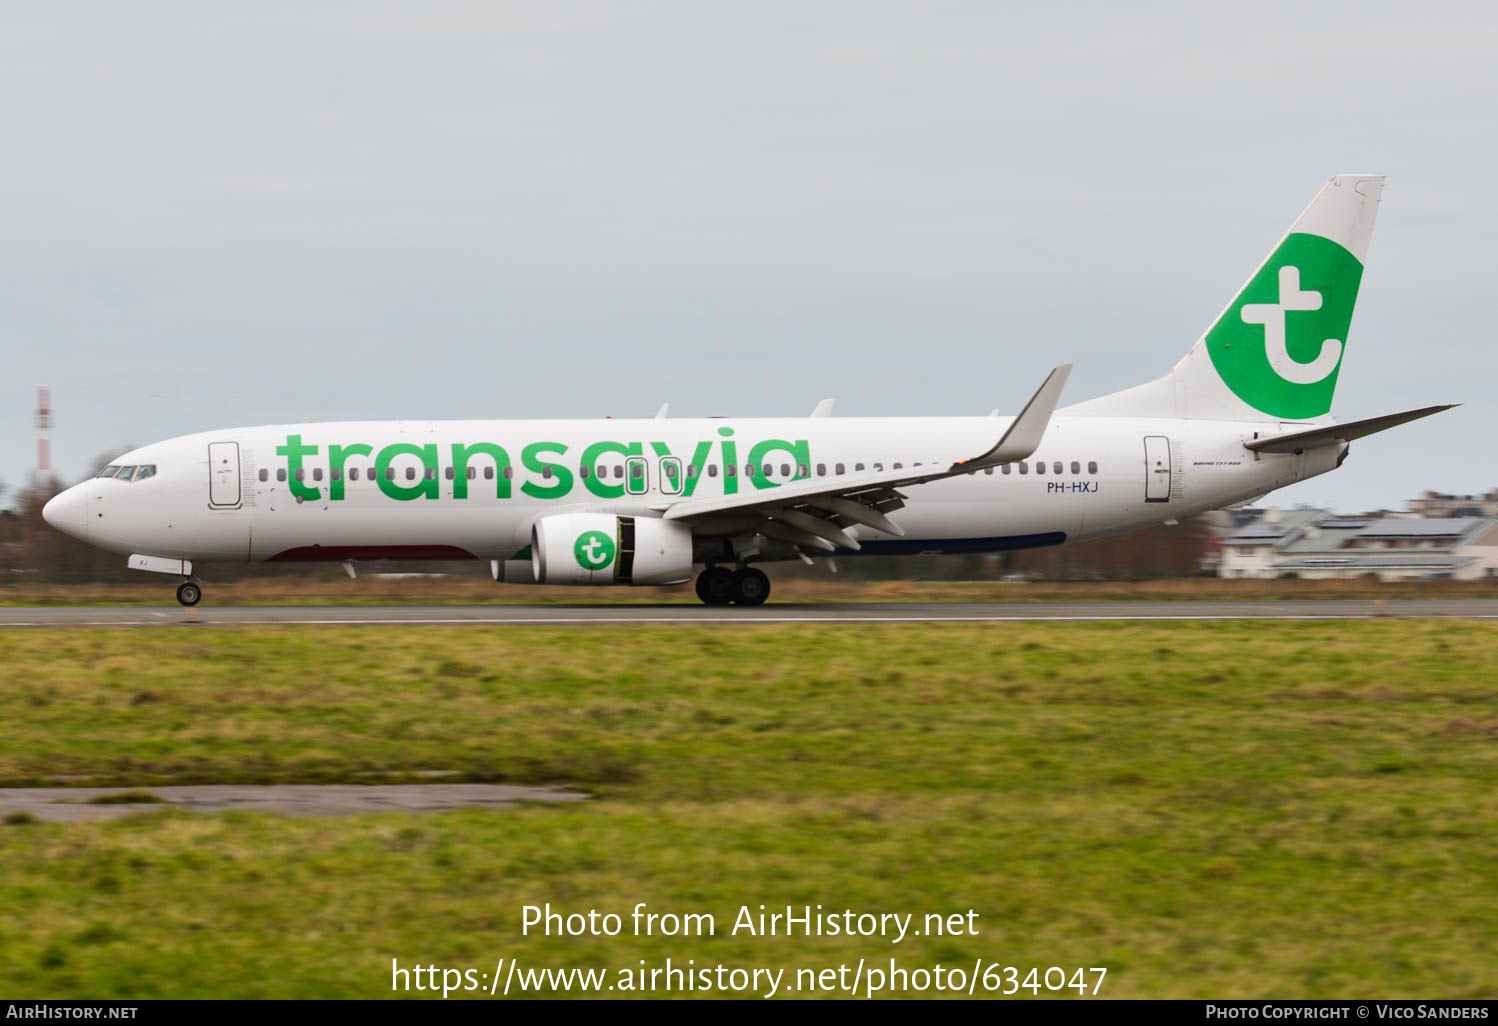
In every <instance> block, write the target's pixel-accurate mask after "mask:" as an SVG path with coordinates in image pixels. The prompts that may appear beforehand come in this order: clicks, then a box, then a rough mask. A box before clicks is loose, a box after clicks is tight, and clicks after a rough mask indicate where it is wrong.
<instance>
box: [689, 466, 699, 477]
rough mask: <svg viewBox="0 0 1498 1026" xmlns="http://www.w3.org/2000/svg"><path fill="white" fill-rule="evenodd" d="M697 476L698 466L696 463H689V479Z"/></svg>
mask: <svg viewBox="0 0 1498 1026" xmlns="http://www.w3.org/2000/svg"><path fill="white" fill-rule="evenodd" d="M696 476H697V464H695V463H688V464H687V477H696Z"/></svg>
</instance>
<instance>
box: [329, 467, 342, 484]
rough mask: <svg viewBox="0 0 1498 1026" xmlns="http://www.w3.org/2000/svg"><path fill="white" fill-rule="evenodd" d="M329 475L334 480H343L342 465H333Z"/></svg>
mask: <svg viewBox="0 0 1498 1026" xmlns="http://www.w3.org/2000/svg"><path fill="white" fill-rule="evenodd" d="M328 477H330V478H332V479H333V480H334V481H342V480H343V468H342V467H333V468H332V469H330V470H329V471H328Z"/></svg>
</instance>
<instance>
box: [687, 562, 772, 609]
mask: <svg viewBox="0 0 1498 1026" xmlns="http://www.w3.org/2000/svg"><path fill="white" fill-rule="evenodd" d="M697 597H698V598H700V599H701V600H702V601H703V602H704V603H706V604H707V605H710V606H726V605H728V604H729V603H730V602H732V603H734V604H736V605H740V606H761V605H764V603H765V600H766V599H767V598H769V597H770V579H769V578H768V577H766V576H765V575H764V573H763V572H762V571H759V570H756V569H754V568H753V567H747V566H746V567H744V568H743V569H741V570H728V569H725V568H723V567H721V566H710V567H708V568H707V569H706V570H704V571H702V573H700V574H698V575H697Z"/></svg>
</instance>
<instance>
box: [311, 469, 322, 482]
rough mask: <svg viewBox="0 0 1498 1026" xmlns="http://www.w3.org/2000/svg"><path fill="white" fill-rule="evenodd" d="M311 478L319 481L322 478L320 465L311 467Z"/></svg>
mask: <svg viewBox="0 0 1498 1026" xmlns="http://www.w3.org/2000/svg"><path fill="white" fill-rule="evenodd" d="M312 480H314V481H321V480H322V467H314V468H312Z"/></svg>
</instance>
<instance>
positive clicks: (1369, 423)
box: [1243, 403, 1461, 452]
mask: <svg viewBox="0 0 1498 1026" xmlns="http://www.w3.org/2000/svg"><path fill="white" fill-rule="evenodd" d="M1459 405H1461V404H1460V403H1447V404H1446V405H1445V406H1426V407H1423V408H1422V409H1418V410H1406V411H1405V412H1403V413H1386V414H1384V415H1383V416H1382V417H1369V418H1368V419H1367V420H1353V421H1348V422H1347V423H1346V424H1328V425H1327V426H1326V427H1318V428H1311V429H1310V430H1309V431H1292V432H1290V433H1289V434H1287V435H1267V436H1265V437H1263V438H1254V439H1251V440H1250V441H1247V442H1244V443H1243V445H1244V447H1245V448H1248V449H1252V450H1253V451H1254V452H1305V451H1306V450H1307V449H1315V448H1317V447H1318V446H1322V445H1332V444H1334V443H1336V442H1350V441H1352V440H1353V439H1354V438H1362V437H1363V436H1365V435H1371V434H1376V433H1377V432H1379V431H1387V430H1388V429H1389V428H1391V427H1398V426H1399V425H1401V424H1408V423H1409V422H1410V421H1412V420H1419V419H1420V418H1421V417H1429V416H1430V415H1431V414H1433V413H1441V412H1443V411H1445V410H1449V409H1451V408H1452V407H1454V406H1459Z"/></svg>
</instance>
